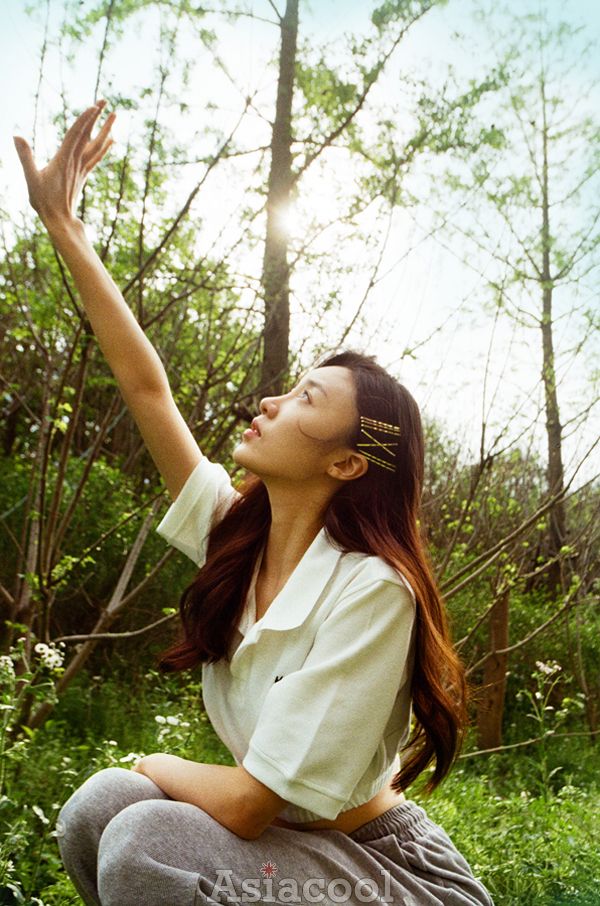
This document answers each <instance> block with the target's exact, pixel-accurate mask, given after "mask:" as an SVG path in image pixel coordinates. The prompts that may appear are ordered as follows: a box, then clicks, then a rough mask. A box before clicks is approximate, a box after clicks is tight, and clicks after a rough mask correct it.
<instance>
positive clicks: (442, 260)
mask: <svg viewBox="0 0 600 906" xmlns="http://www.w3.org/2000/svg"><path fill="white" fill-rule="evenodd" d="M86 2H87V0H86ZM282 2H283V0H274V3H275V5H277V6H279V7H280V8H281V6H282ZM63 5H64V4H63V0H49V16H50V20H49V21H50V24H51V28H50V32H51V33H52V32H53V28H54V26H55V24H56V23H57V22H58V21H59V17H60V15H61V11H62V8H63ZM88 5H89V4H88ZM243 6H244V7H245V8H247V9H249V10H252V11H253V12H254V13H255V14H256V15H260V16H263V17H264V18H267V19H268V18H272V17H273V12H272V9H271V8H270V5H269V2H268V0H247V2H245V3H244V4H243ZM372 6H373V4H372V3H368V2H365V0H312V3H310V4H309V3H306V2H304V3H302V2H301V36H302V40H305V41H306V42H307V43H308V44H309V45H311V44H314V45H315V46H317V45H318V44H325V43H327V42H330V51H329V52H330V53H331V54H332V55H333V54H334V53H335V49H336V46H337V45H338V44H339V43H340V42H341V41H342V39H343V36H344V34H345V33H349V32H354V33H360V32H361V31H363V32H364V31H365V29H368V11H369V9H371V8H372ZM476 6H477V4H476V3H475V2H474V0H449V2H448V3H447V4H446V5H445V6H444V7H442V8H440V9H436V10H434V11H433V12H431V13H429V14H427V15H426V16H425V17H424V18H423V20H422V21H421V22H419V23H418V24H417V25H416V26H414V27H413V28H412V29H411V30H410V31H409V33H408V35H407V37H406V39H405V40H404V41H403V42H402V45H401V52H400V53H399V54H398V55H397V56H396V57H395V58H394V59H393V61H392V63H391V65H390V67H389V71H388V73H387V74H386V77H385V79H384V80H382V84H381V88H380V98H379V99H380V100H381V101H382V103H383V104H384V105H385V101H386V97H387V98H389V99H390V101H393V102H394V103H398V102H399V101H400V100H401V98H400V96H399V95H398V91H397V85H398V75H399V73H400V71H401V70H404V71H411V70H413V71H415V72H419V73H426V74H427V77H428V79H429V80H430V82H431V84H432V85H434V84H440V83H441V82H442V81H443V80H444V79H445V77H446V68H447V66H448V65H449V64H451V65H453V66H454V67H455V69H456V71H457V74H458V75H459V77H460V79H462V80H463V82H464V83H465V84H466V82H467V80H468V79H469V78H470V77H476V76H477V75H478V74H480V72H481V65H482V59H481V47H482V43H481V42H482V32H481V27H480V26H479V25H478V23H477V21H476V19H475V18H474V13H475V10H476ZM501 6H502V5H501ZM528 6H529V8H530V9H531V10H534V11H535V10H541V9H542V8H543V9H544V10H545V12H546V15H547V16H548V18H549V19H550V21H557V19H558V18H559V17H561V18H563V19H567V21H569V22H571V23H572V24H575V25H580V26H581V28H582V32H581V36H582V40H590V41H598V40H599V39H600V3H598V2H596V0H566V2H562V3H557V2H555V0H546V2H543V3H542V0H539V2H533V3H529V4H528ZM25 7H26V4H25V3H23V2H21V0H2V3H1V4H0V84H2V86H3V89H4V90H3V92H2V105H1V107H0V123H1V125H2V128H1V129H0V197H1V198H2V203H3V207H4V208H5V209H7V210H8V211H9V212H10V213H11V215H12V216H14V217H15V218H20V217H21V216H22V214H23V212H24V211H26V210H27V198H26V192H25V186H24V182H23V179H22V175H21V172H20V167H19V162H18V160H17V158H16V153H15V152H14V147H13V144H12V135H13V134H15V133H16V134H22V135H24V136H25V137H27V138H29V139H31V136H32V133H33V122H34V97H35V94H36V90H37V82H38V73H39V59H40V48H41V47H42V43H43V35H44V18H45V9H46V7H45V4H43V3H40V4H38V7H39V10H40V11H39V12H38V13H36V15H35V16H33V17H31V16H28V15H27V12H26V8H25ZM523 7H524V3H523V0H519V2H517V0H510V2H508V3H505V4H504V5H503V6H502V9H504V10H505V12H504V13H503V16H501V17H500V19H499V20H498V21H499V23H500V24H501V25H505V26H508V27H510V20H511V15H512V13H513V11H514V12H521V11H522V10H523ZM136 22H137V24H136V27H135V28H131V29H128V32H127V33H126V34H125V36H124V38H123V39H122V40H121V41H120V42H119V45H118V46H117V48H116V50H115V51H114V52H113V53H112V54H111V56H110V61H109V63H110V65H109V66H107V69H106V77H107V78H109V77H111V78H112V80H113V90H118V91H121V92H122V93H123V94H127V93H128V92H132V93H133V92H134V89H137V88H139V87H141V86H145V85H152V79H153V74H154V73H155V67H156V64H157V58H156V55H155V53H154V47H155V44H156V40H155V35H156V21H153V19H152V17H151V16H148V17H146V19H145V20H144V21H140V20H136ZM98 34H99V32H98V31H96V32H95V33H94V35H92V36H91V38H90V39H89V40H90V45H91V46H92V45H93V47H97V40H98ZM219 36H220V40H221V41H222V46H220V47H219V50H218V52H219V53H220V54H222V57H223V60H224V61H225V62H226V67H227V68H228V71H229V74H230V75H231V76H232V78H231V79H228V77H227V76H226V75H225V76H224V75H223V70H222V69H219V68H218V67H217V65H216V60H215V55H214V54H212V53H210V52H208V51H207V52H206V53H205V55H204V56H203V57H202V59H199V60H198V63H197V67H196V69H195V71H194V74H193V77H192V79H193V82H192V86H191V95H190V96H191V98H192V103H196V104H197V105H198V109H201V108H202V109H204V108H205V105H206V104H207V103H209V102H210V101H211V100H212V101H214V102H215V103H216V104H217V105H218V107H219V111H218V113H215V118H214V123H211V125H214V126H215V128H218V129H221V130H222V131H223V132H225V133H226V132H227V131H228V130H229V128H231V127H232V126H233V124H234V123H235V122H236V120H237V118H238V117H239V114H240V111H241V107H242V102H243V95H244V93H250V92H253V91H256V90H257V89H258V93H257V96H256V107H257V110H259V111H260V113H261V115H258V114H257V115H254V116H252V117H247V118H246V120H245V121H244V131H243V133H242V134H243V136H244V137H245V140H246V141H247V142H248V146H249V147H250V146H251V145H252V142H253V141H255V142H256V143H261V142H263V143H265V142H268V126H267V123H266V121H265V117H266V116H268V115H269V114H271V115H272V98H273V91H274V84H275V83H274V71H273V69H272V68H270V66H269V61H270V60H271V59H272V57H273V55H274V54H276V52H277V37H278V36H277V29H275V28H274V27H273V26H272V25H270V24H268V23H267V22H260V21H256V20H251V19H249V18H248V19H245V20H244V19H240V20H237V22H235V23H232V24H231V25H229V26H224V25H223V24H220V25H219ZM86 50H87V52H86ZM475 51H476V52H475ZM577 52H578V51H577V48H576V47H574V49H573V61H574V62H576V55H577ZM599 57H600V55H599ZM95 75H96V54H95V52H94V53H90V52H89V48H88V49H86V48H84V52H82V53H79V54H78V55H77V56H76V58H75V59H74V61H73V63H72V64H71V65H70V66H69V67H67V69H66V71H65V67H64V65H63V68H62V70H61V67H60V65H59V62H58V54H57V52H56V48H53V47H52V46H50V47H49V48H48V50H47V65H46V67H45V78H44V80H43V81H42V84H41V87H40V104H39V110H38V119H37V124H36V133H37V148H36V150H37V153H38V158H39V159H43V157H44V155H45V154H46V155H48V154H49V153H51V152H52V150H53V148H54V147H55V142H56V133H55V130H54V127H53V126H52V123H51V114H54V113H55V112H56V111H57V110H58V109H59V108H60V106H61V91H65V90H66V93H67V95H68V102H69V105H70V106H71V108H72V109H82V108H84V107H85V106H87V105H88V104H89V103H91V101H92V100H93V92H94V84H95ZM588 76H589V73H583V72H582V74H581V78H582V80H583V79H584V77H585V78H587V77H588ZM596 76H600V73H596ZM577 78H578V76H577V73H576V75H575V76H574V79H575V82H574V84H573V85H572V86H571V87H572V90H573V92H574V94H578V93H579V92H578V87H579V86H578V84H577ZM233 81H235V83H236V85H237V87H236V88H234V87H233V85H232V82H233ZM582 84H583V82H582ZM599 85H600V78H597V80H596V87H598V86H599ZM65 86H66V88H65ZM101 93H102V86H101ZM599 99H600V98H599V96H598V92H597V93H596V96H595V97H594V98H591V99H590V106H591V107H593V106H594V103H596V109H598V106H597V101H598V100H599ZM154 102H155V98H154V96H153V94H152V92H150V93H149V95H148V98H147V112H148V113H150V112H151V111H152V109H153V106H154ZM138 127H139V123H138V122H137V121H136V119H135V117H134V116H133V115H131V114H129V113H128V112H127V111H119V114H118V119H117V122H116V124H115V127H114V130H113V132H114V135H115V138H116V139H117V142H118V143H119V142H120V143H121V144H122V145H125V144H126V143H127V141H128V140H133V141H135V131H136V129H137V128H138ZM172 127H173V129H181V130H182V131H185V130H186V129H188V128H189V127H188V126H187V125H186V123H184V121H183V119H182V120H181V121H179V120H174V121H173V124H172ZM186 134H187V133H186ZM200 139H201V141H202V142H204V143H206V141H210V133H207V134H205V135H202V136H201V137H200ZM200 139H199V138H198V136H197V135H196V134H194V133H193V132H189V141H190V145H191V146H193V145H194V142H197V141H199V140H200ZM215 141H216V137H215ZM343 167H344V164H343V162H340V172H339V174H338V175H339V176H340V178H342V179H345V178H349V176H350V175H351V174H348V173H347V172H346V171H344V169H343ZM197 176H198V170H197V169H194V168H193V167H190V168H187V172H186V174H185V175H182V178H181V180H180V182H179V184H178V185H177V186H174V187H173V193H174V194H176V195H178V196H179V197H180V198H185V195H186V190H189V185H191V184H193V182H194V179H195V178H197ZM315 180H316V181H315V184H314V186H315V192H314V194H311V192H310V182H309V183H308V184H307V190H309V191H307V192H306V197H305V198H304V199H303V200H302V202H301V204H300V205H299V207H300V208H302V206H304V210H303V211H302V210H299V211H298V213H297V215H294V214H293V213H292V215H291V217H290V224H289V228H290V230H291V231H292V233H294V231H296V233H298V232H302V230H303V229H304V228H305V221H304V219H303V218H304V217H305V215H306V209H307V205H309V204H310V205H313V207H314V206H317V213H319V211H318V205H319V204H320V205H321V206H322V208H323V213H324V212H325V209H326V208H327V205H328V203H329V199H328V197H327V191H326V189H324V188H323V183H322V182H321V183H319V182H318V180H317V177H316V176H315ZM317 199H319V200H317ZM201 204H202V205H203V211H205V212H206V219H207V221H208V220H210V223H211V233H212V232H214V233H215V234H216V233H217V232H218V230H219V225H222V226H224V228H226V223H227V219H228V218H231V217H232V216H234V212H235V209H236V205H238V204H239V199H238V198H237V196H236V191H235V183H234V182H232V181H229V182H228V181H227V180H225V181H223V180H221V182H219V181H218V180H217V181H216V182H215V184H214V185H213V186H212V187H211V186H209V187H208V188H207V190H206V192H205V193H204V195H203V199H202V202H201ZM295 216H296V220H295ZM219 218H221V219H220V220H219ZM425 229H426V224H425V223H424V221H423V222H421V223H415V221H414V219H413V218H412V216H407V214H406V212H403V211H398V212H397V214H396V216H395V217H394V220H393V224H392V228H391V232H390V240H389V242H388V246H387V250H386V254H385V258H384V261H383V266H382V273H385V272H387V276H386V277H385V278H384V279H382V280H381V281H380V282H379V283H378V284H377V287H376V289H375V290H374V291H373V292H372V294H371V296H370V297H369V308H368V319H367V324H366V325H363V326H362V327H361V330H360V332H356V333H354V334H351V335H350V337H349V341H352V342H353V344H354V345H357V346H363V348H366V351H369V352H374V353H376V354H377V356H378V359H379V361H380V362H381V363H382V364H383V365H385V366H386V367H389V368H390V369H392V370H394V372H395V373H397V374H398V376H399V377H400V379H401V380H402V381H403V382H404V383H405V384H406V385H407V386H408V387H409V389H411V391H412V392H413V394H414V396H415V397H416V399H417V401H418V402H419V405H420V406H421V408H422V410H423V412H424V413H425V414H426V415H428V416H431V417H435V418H439V419H441V420H443V421H444V423H445V424H446V426H447V430H448V431H449V433H451V434H452V435H453V436H455V437H456V438H458V439H460V440H461V442H462V443H463V444H464V447H465V450H466V451H467V455H470V456H475V455H476V454H477V450H478V445H479V433H480V423H481V419H482V412H483V411H485V409H486V407H489V405H490V400H491V398H492V395H494V410H493V411H494V418H495V419H496V420H497V429H498V430H500V429H501V428H504V427H505V426H506V425H508V430H509V434H510V433H511V431H512V433H513V435H514V436H515V437H516V436H517V434H518V432H519V430H520V429H521V427H522V426H523V425H524V424H525V423H526V422H527V420H528V419H531V418H533V415H534V412H535V410H536V407H539V403H540V392H539V386H538V387H537V389H536V385H538V383H539V372H540V366H541V363H540V361H538V355H537V347H538V346H539V342H538V338H537V336H536V335H535V332H533V331H526V330H523V329H522V328H521V329H515V325H514V323H510V322H509V321H508V320H504V321H501V322H500V323H495V322H494V320H493V318H492V317H491V315H490V314H489V312H487V311H485V310H484V307H483V302H484V300H485V299H486V289H485V275H484V276H482V274H481V273H478V272H477V270H474V269H473V267H470V266H469V264H468V263H465V262H464V261H463V260H461V250H459V249H458V248H457V247H456V246H455V245H453V243H452V242H450V241H449V240H448V237H445V238H443V239H435V238H434V239H425V238H424V231H425ZM322 249H323V251H324V252H326V253H328V254H332V251H333V250H332V249H328V247H327V243H326V241H325V242H324V243H323V246H322ZM346 251H348V249H347V250H346ZM463 251H464V250H463ZM256 254H257V253H256V252H255V253H254V256H255V259H256ZM357 254H358V255H359V252H357ZM248 266H249V267H250V268H254V272H255V273H256V272H259V270H260V268H259V262H258V260H254V261H249V262H248ZM367 279H368V275H367V274H366V273H364V272H361V271H360V268H357V270H356V272H351V273H349V274H348V275H346V276H342V275H341V276H340V285H339V287H338V289H339V292H340V295H341V296H342V298H343V299H344V303H343V307H342V315H343V317H346V319H348V318H349V317H350V316H351V314H352V313H353V312H354V310H355V308H356V305H357V302H358V300H359V299H360V297H361V295H362V293H363V291H364V288H365V286H366V282H367ZM319 280H320V274H319V273H318V272H315V273H312V274H311V272H310V270H309V271H303V272H302V273H301V274H299V275H298V277H297V278H296V280H295V282H293V287H292V288H293V291H294V299H295V308H294V319H293V328H292V340H293V343H294V345H296V346H297V345H299V344H301V343H303V342H306V341H307V340H308V342H307V351H310V345H311V340H312V339H313V338H314V335H315V326H314V323H313V322H312V320H311V304H312V303H313V302H314V294H315V293H316V294H317V296H318V292H319ZM591 304H594V303H593V301H592V303H591ZM595 304H596V305H597V295H596V300H595ZM343 317H342V319H341V320H343ZM321 329H330V330H331V337H332V339H334V337H335V323H334V324H328V325H323V326H322V327H321ZM572 330H573V325H572V324H571V323H570V322H561V324H560V325H557V342H558V346H559V349H558V351H559V353H560V350H561V348H562V347H564V349H565V350H567V349H568V348H569V347H570V346H571V345H572V340H573V337H572V335H571V333H570V331H572ZM407 347H416V352H415V356H414V358H405V357H404V358H403V357H402V353H403V350H404V349H406V348H407ZM590 349H591V350H593V349H594V347H593V346H592V347H590ZM490 350H491V358H490V366H489V373H488V377H487V379H486V380H485V381H484V376H485V367H486V360H487V357H488V354H489V353H490ZM598 351H599V350H598V344H597V343H596V347H595V353H594V352H593V351H591V352H588V354H587V356H579V358H578V359H573V357H572V356H571V357H569V356H566V357H565V369H564V373H561V372H560V367H561V365H560V359H559V373H560V374H561V383H560V386H559V402H560V403H561V406H562V407H563V412H572V411H575V408H576V407H578V406H581V403H582V400H585V399H589V392H590V391H589V388H588V386H587V381H588V377H589V370H590V362H592V361H593V359H594V355H596V356H597V353H598ZM586 394H587V395H586ZM511 422H512V423H513V424H512V427H511ZM542 427H543V420H541V421H540V422H539V428H538V430H537V435H536V436H537V449H538V450H539V451H540V452H541V453H542V455H543V448H544V439H543V430H542ZM597 431H598V422H597V420H596V422H595V423H592V421H589V422H588V423H587V424H586V425H585V426H582V428H581V429H580V430H579V431H578V432H577V434H576V435H575V436H572V437H567V438H566V441H565V451H566V453H567V465H568V463H569V462H572V463H574V462H576V460H577V457H578V455H580V453H578V450H579V451H580V450H581V449H582V444H583V445H585V444H589V443H590V442H591V440H592V439H593V437H594V433H595V432H596V433H597ZM597 471H598V462H597V459H596V462H595V465H591V464H590V463H588V464H587V465H586V467H585V468H584V469H583V470H582V474H584V475H586V476H587V477H591V475H592V474H594V473H595V472H597Z"/></svg>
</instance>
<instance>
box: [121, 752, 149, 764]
mask: <svg viewBox="0 0 600 906" xmlns="http://www.w3.org/2000/svg"><path fill="white" fill-rule="evenodd" d="M143 757H144V756H143V755H138V754H137V752H129V754H128V755H123V757H122V758H119V762H120V763H121V764H129V762H131V761H139V760H140V758H143Z"/></svg>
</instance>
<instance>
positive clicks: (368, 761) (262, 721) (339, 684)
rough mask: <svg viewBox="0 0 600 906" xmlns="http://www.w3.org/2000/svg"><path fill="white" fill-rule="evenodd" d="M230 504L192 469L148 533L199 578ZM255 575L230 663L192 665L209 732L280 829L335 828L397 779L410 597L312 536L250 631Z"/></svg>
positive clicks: (377, 569)
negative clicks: (275, 815)
mask: <svg viewBox="0 0 600 906" xmlns="http://www.w3.org/2000/svg"><path fill="white" fill-rule="evenodd" d="M237 496H238V492H237V491H236V490H235V489H234V488H233V486H232V484H231V481H230V478H229V476H228V474H227V472H226V471H225V469H224V468H223V467H222V466H220V465H218V464H217V463H213V462H210V461H209V460H208V459H207V458H206V457H203V458H202V459H201V460H200V462H199V463H198V465H197V466H196V467H195V469H194V470H193V471H192V473H191V474H190V475H189V477H188V479H187V481H186V483H185V485H184V486H183V488H182V489H181V491H180V493H179V494H178V496H177V498H176V499H175V501H174V502H173V503H172V504H171V506H170V507H169V509H168V510H167V513H166V515H165V516H164V518H163V519H162V521H161V522H160V524H159V525H158V527H157V529H156V530H157V532H158V533H159V534H160V535H162V536H163V537H164V538H165V539H166V540H167V541H168V542H169V543H170V544H172V545H173V546H175V547H177V548H178V549H179V550H181V551H183V553H185V554H186V555H187V556H188V557H190V558H191V559H192V560H193V561H194V562H195V563H196V564H197V565H198V566H201V565H202V564H203V563H204V562H205V558H206V547H207V540H208V533H209V531H210V528H211V526H212V525H213V524H214V523H215V522H216V521H218V519H219V518H221V517H222V516H223V514H224V513H225V512H226V510H227V508H228V507H229V506H230V505H231V503H233V501H234V500H235V499H236V497H237ZM259 565H260V563H259V562H257V564H256V568H255V570H254V576H253V579H252V583H251V587H250V590H249V593H248V596H247V599H246V607H245V610H244V613H243V616H242V619H241V620H240V622H239V624H238V627H237V647H234V650H233V653H232V655H231V658H230V660H226V659H222V660H220V661H218V662H217V663H215V664H202V694H203V700H204V707H205V709H206V712H207V714H208V716H209V718H210V721H211V723H212V725H213V727H214V729H215V731H216V733H217V734H218V736H219V737H220V739H221V740H222V741H223V743H224V744H225V745H226V746H227V747H228V748H229V750H230V751H231V753H232V755H233V757H234V759H235V762H236V764H238V765H239V764H242V765H243V767H244V768H245V769H246V770H247V771H248V772H249V773H250V774H252V775H253V776H254V777H256V778H257V779H258V780H260V781H261V782H262V783H264V784H265V785H266V786H268V787H269V788H270V789H272V790H274V791H275V792H276V793H278V794H279V795H280V796H282V797H283V798H284V799H286V800H287V801H288V803H289V805H287V806H286V807H285V808H284V809H283V810H282V811H281V812H280V813H279V815H280V817H281V818H283V819H284V820H286V821H293V822H306V821H316V820H317V819H319V818H329V819H334V818H336V817H337V816H338V815H339V814H340V813H341V812H344V811H347V810H348V809H350V808H354V807H356V806H358V805H362V804H363V803H364V802H367V801H368V800H369V799H371V798H372V797H373V796H374V795H375V794H376V793H377V792H378V791H379V790H380V789H382V787H384V786H386V785H388V784H389V783H390V781H391V779H392V777H393V775H394V774H395V773H397V771H398V770H399V769H400V756H399V754H398V749H399V748H401V747H402V745H404V743H405V742H406V741H407V739H408V736H409V732H410V719H411V700H410V680H411V673H412V663H413V640H414V627H415V620H414V616H415V603H414V593H413V590H412V588H411V587H410V585H409V584H408V582H407V580H406V579H405V578H404V577H403V576H402V575H401V574H400V573H399V572H397V571H396V570H394V569H392V568H391V567H390V566H389V565H388V564H387V563H385V561H384V560H382V559H381V558H379V557H375V556H368V555H366V554H362V553H343V552H341V551H339V550H337V548H335V547H334V546H333V545H332V544H331V543H330V542H329V541H328V539H327V537H326V534H325V531H324V529H322V530H321V531H320V532H319V533H318V534H317V536H316V537H315V539H314V540H313V542H312V544H311V545H310V547H309V548H308V550H307V551H306V552H305V554H304V556H303V557H302V559H301V561H300V563H299V564H298V566H297V567H296V569H295V570H294V572H293V573H292V574H291V576H290V577H289V579H288V580H287V582H286V584H285V586H284V587H283V588H282V590H281V591H280V592H279V594H278V595H277V596H276V597H275V599H274V600H273V601H272V603H271V604H270V606H269V608H268V609H267V611H266V613H265V614H264V616H263V617H262V618H261V619H260V620H258V621H256V609H255V607H256V605H255V597H254V586H255V582H256V576H257V573H258V567H259Z"/></svg>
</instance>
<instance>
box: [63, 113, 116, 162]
mask: <svg viewBox="0 0 600 906" xmlns="http://www.w3.org/2000/svg"><path fill="white" fill-rule="evenodd" d="M105 103H106V102H105V101H100V102H99V104H94V106H93V107H88V108H87V110H84V111H83V113H82V114H80V116H78V117H77V119H76V120H75V122H74V123H73V125H72V126H71V128H70V129H69V130H68V131H67V133H66V134H65V137H64V139H63V142H62V145H61V146H60V148H59V151H58V153H59V154H64V155H71V154H72V153H73V152H74V151H75V149H76V147H77V145H78V144H79V143H80V142H81V140H82V138H83V139H84V140H85V141H87V140H89V137H90V134H91V131H92V127H93V125H94V123H95V122H96V120H97V119H98V117H99V116H100V113H101V112H102V108H103V107H104V104H105Z"/></svg>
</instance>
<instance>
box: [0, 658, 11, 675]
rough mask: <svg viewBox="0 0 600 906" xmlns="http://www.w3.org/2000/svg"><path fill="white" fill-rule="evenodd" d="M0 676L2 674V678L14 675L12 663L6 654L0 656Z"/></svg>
mask: <svg viewBox="0 0 600 906" xmlns="http://www.w3.org/2000/svg"><path fill="white" fill-rule="evenodd" d="M0 674H4V676H14V675H15V665H14V664H13V662H12V658H11V657H9V656H8V655H7V654H3V655H1V656H0Z"/></svg>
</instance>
